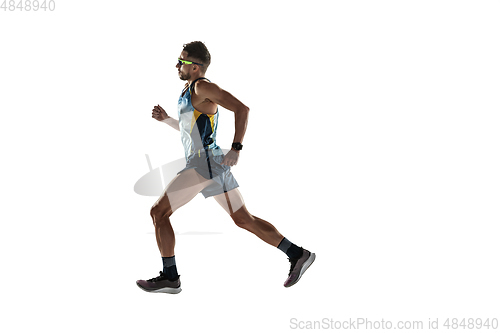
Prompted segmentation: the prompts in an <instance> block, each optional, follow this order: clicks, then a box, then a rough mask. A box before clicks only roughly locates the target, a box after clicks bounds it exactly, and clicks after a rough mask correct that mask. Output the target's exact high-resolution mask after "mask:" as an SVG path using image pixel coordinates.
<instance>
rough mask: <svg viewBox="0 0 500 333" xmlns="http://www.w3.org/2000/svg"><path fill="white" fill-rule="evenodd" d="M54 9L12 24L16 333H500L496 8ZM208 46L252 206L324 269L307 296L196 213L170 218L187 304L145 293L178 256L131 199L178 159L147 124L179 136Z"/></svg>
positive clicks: (5, 232)
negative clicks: (374, 329) (240, 138)
mask: <svg viewBox="0 0 500 333" xmlns="http://www.w3.org/2000/svg"><path fill="white" fill-rule="evenodd" d="M17 3H18V1H16V4H17ZM55 3H56V9H55V10H54V11H45V12H44V11H38V12H34V11H30V12H27V11H26V10H24V11H20V10H19V9H16V10H13V11H9V10H8V9H7V10H5V11H4V10H3V9H1V10H0V36H1V43H2V48H1V50H2V51H1V55H0V60H1V68H2V69H1V74H0V89H1V90H0V91H1V98H0V110H1V120H2V121H1V122H0V133H1V139H2V156H3V157H2V165H1V177H2V178H1V179H2V199H3V200H2V202H3V205H2V210H1V220H2V227H1V236H0V237H1V242H0V244H1V245H0V246H1V248H0V250H1V252H0V253H1V259H2V274H1V279H2V298H1V299H2V300H1V303H2V308H3V309H4V310H3V314H4V316H3V318H2V321H1V322H2V324H1V326H2V331H5V332H29V331H35V330H43V331H46V330H47V331H48V330H50V331H51V332H89V331H93V332H110V331H117V332H118V331H119V332H137V331H145V332H146V331H147V332H152V331H158V330H160V331H175V332H199V331H206V332H255V331H264V332H268V331H269V332H270V331H275V332H287V331H293V330H294V329H293V327H292V325H291V320H292V318H295V319H297V320H299V321H302V322H303V323H305V322H307V321H318V320H322V319H323V318H335V319H337V320H348V319H349V318H358V317H363V318H367V319H369V320H373V321H375V320H381V319H385V320H392V321H394V322H395V321H397V320H412V321H413V320H421V321H423V322H424V323H426V324H427V321H428V319H429V318H440V320H444V319H446V318H492V317H494V316H495V315H496V316H498V313H499V312H498V310H499V301H498V300H499V299H500V297H499V296H500V290H499V287H498V282H497V281H498V280H499V279H500V274H499V270H498V253H499V242H498V228H497V224H498V222H499V217H500V214H499V210H498V202H499V199H500V195H499V190H498V189H499V188H500V179H499V173H498V170H499V169H500V158H499V142H500V134H499V131H498V128H499V125H500V123H499V116H498V112H499V106H500V102H499V99H498V92H499V89H500V82H499V77H500V66H499V62H498V59H500V47H499V44H498V40H499V35H500V23H499V20H498V17H499V14H500V3H498V2H497V1H307V2H303V1H254V2H248V3H247V4H240V3H238V2H234V1H233V2H231V1H206V2H202V1H194V0H193V1H188V2H174V1H142V2H138V1H63V0H56V1H55ZM193 40H201V41H204V42H205V43H206V45H207V47H208V48H209V50H210V52H211V54H212V65H211V66H210V69H209V70H208V72H207V77H208V78H209V79H211V80H212V81H213V82H215V83H217V84H219V85H220V86H221V87H222V88H224V89H226V90H228V91H229V92H231V93H232V94H233V95H235V96H236V97H237V98H239V99H240V100H241V101H243V102H244V103H245V104H246V105H248V106H249V107H250V109H251V111H250V119H249V125H248V129H247V135H246V137H245V140H244V146H245V148H244V150H243V152H242V153H241V158H240V162H239V164H238V166H236V167H235V168H233V173H234V175H235V177H236V178H237V180H238V182H239V183H240V186H241V188H240V190H241V192H242V194H243V196H244V198H245V201H246V204H247V207H248V209H249V210H250V212H251V213H252V214H254V215H257V216H259V217H262V218H264V219H266V220H268V221H270V222H271V223H273V224H274V225H275V226H276V227H277V228H278V229H279V230H280V231H281V232H282V233H283V234H284V235H285V236H287V237H288V238H289V239H290V240H291V241H293V242H295V243H297V244H298V245H301V246H304V247H306V248H308V249H310V250H312V251H314V252H316V254H317V260H316V263H315V264H314V265H313V266H312V267H311V269H310V270H309V271H308V272H307V273H306V275H304V277H303V279H302V280H301V281H300V282H299V283H298V284H297V285H296V286H294V287H293V288H290V289H285V288H283V287H282V283H283V282H284V280H285V279H286V275H287V273H288V268H289V266H288V261H287V260H286V257H285V256H284V255H283V254H282V253H281V252H280V251H278V250H276V249H272V248H271V247H269V246H268V245H266V244H264V243H262V242H261V241H259V240H258V239H257V238H256V237H255V236H253V235H250V234H248V233H246V232H245V231H243V230H240V229H238V228H237V227H236V226H234V225H233V224H232V221H231V220H230V218H229V217H228V216H227V215H226V214H225V212H224V211H223V210H222V209H221V208H220V207H217V205H216V204H215V201H214V200H213V199H207V200H205V199H204V198H203V197H202V196H201V195H199V196H198V197H196V198H195V199H193V202H191V203H189V204H188V205H187V206H185V207H183V208H181V209H180V210H179V211H178V212H176V213H175V214H174V216H173V217H172V222H173V225H174V229H175V230H176V232H177V233H178V237H177V245H176V257H177V264H178V268H179V273H180V274H181V279H182V283H183V292H182V293H181V294H179V295H156V294H147V293H144V292H143V291H141V290H140V289H139V288H137V286H135V280H137V279H146V278H151V277H154V276H156V275H157V273H158V271H159V270H160V269H161V258H160V255H159V252H158V249H157V247H156V242H155V238H154V233H153V232H154V228H153V225H152V222H151V218H150V216H149V209H150V207H151V205H152V204H153V203H154V202H155V201H156V197H145V196H140V195H138V194H136V193H135V192H134V191H133V187H134V184H135V182H136V181H137V180H138V179H139V178H140V177H141V176H143V175H144V174H145V173H147V172H148V171H149V168H148V164H147V162H146V158H145V155H146V154H148V155H149V157H150V159H151V163H152V167H153V168H157V167H159V166H161V165H164V164H166V163H169V162H171V161H174V160H177V159H179V158H182V157H183V150H182V146H181V143H180V139H179V136H178V132H175V131H174V130H172V129H170V128H169V127H168V126H167V125H165V124H161V123H158V122H156V121H155V120H153V119H152V118H151V109H152V107H153V106H154V105H156V104H160V105H162V106H163V107H164V108H165V109H166V110H167V112H168V113H170V114H172V115H173V116H175V117H176V103H177V98H178V96H179V94H180V91H181V90H182V87H183V82H181V81H180V80H179V79H178V77H177V73H176V70H175V63H176V59H177V57H178V55H179V54H180V52H181V50H182V45H183V44H184V43H188V42H190V41H193ZM220 112H221V115H220V119H219V133H218V138H217V139H218V144H219V145H220V146H221V147H222V148H229V146H230V144H231V141H232V137H233V134H234V132H233V131H234V128H233V126H234V125H233V121H234V118H233V116H232V114H231V112H229V111H227V110H223V109H220Z"/></svg>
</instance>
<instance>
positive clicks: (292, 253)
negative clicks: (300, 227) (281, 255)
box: [286, 243, 304, 260]
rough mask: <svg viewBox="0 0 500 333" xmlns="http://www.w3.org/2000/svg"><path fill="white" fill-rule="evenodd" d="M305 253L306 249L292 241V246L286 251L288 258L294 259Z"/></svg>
mask: <svg viewBox="0 0 500 333" xmlns="http://www.w3.org/2000/svg"><path fill="white" fill-rule="evenodd" d="M303 253H304V250H303V249H301V248H300V247H298V246H297V245H295V244H293V243H292V245H290V247H289V248H288V250H287V251H286V255H287V256H288V258H290V259H294V260H295V259H299V258H300V257H302V254H303Z"/></svg>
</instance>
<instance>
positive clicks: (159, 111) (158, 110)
mask: <svg viewBox="0 0 500 333" xmlns="http://www.w3.org/2000/svg"><path fill="white" fill-rule="evenodd" d="M153 118H154V119H156V120H158V121H161V122H163V123H165V124H167V125H169V126H171V127H172V128H173V129H176V130H178V131H179V121H178V120H177V119H174V118H172V117H170V116H169V115H168V114H167V113H166V112H165V110H163V108H162V107H161V106H160V105H159V104H158V105H156V106H155V107H154V109H153Z"/></svg>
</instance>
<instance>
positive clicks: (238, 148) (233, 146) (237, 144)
mask: <svg viewBox="0 0 500 333" xmlns="http://www.w3.org/2000/svg"><path fill="white" fill-rule="evenodd" d="M231 147H232V148H233V149H234V150H238V151H240V150H242V149H243V145H242V144H241V143H239V142H233V145H232V146H231Z"/></svg>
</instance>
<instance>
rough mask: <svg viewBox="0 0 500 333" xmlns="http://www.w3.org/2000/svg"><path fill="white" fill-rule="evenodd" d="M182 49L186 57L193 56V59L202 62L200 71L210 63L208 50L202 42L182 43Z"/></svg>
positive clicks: (203, 70) (204, 69) (205, 68)
mask: <svg viewBox="0 0 500 333" xmlns="http://www.w3.org/2000/svg"><path fill="white" fill-rule="evenodd" d="M183 47H184V49H183V51H186V52H187V54H188V57H190V58H193V60H198V61H199V62H201V63H202V64H203V66H202V67H201V68H202V72H205V71H206V70H207V67H208V66H209V65H210V52H208V49H207V47H206V46H205V44H203V42H200V41H196V42H191V43H188V44H184V45H183Z"/></svg>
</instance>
